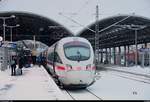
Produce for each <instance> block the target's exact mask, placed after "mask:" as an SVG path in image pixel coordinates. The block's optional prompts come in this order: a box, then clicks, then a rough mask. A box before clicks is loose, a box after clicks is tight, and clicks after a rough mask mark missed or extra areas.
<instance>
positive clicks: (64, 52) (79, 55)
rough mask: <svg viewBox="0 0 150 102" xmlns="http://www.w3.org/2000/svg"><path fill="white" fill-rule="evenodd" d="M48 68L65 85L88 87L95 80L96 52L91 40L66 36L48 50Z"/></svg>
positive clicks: (58, 81)
mask: <svg viewBox="0 0 150 102" xmlns="http://www.w3.org/2000/svg"><path fill="white" fill-rule="evenodd" d="M47 69H48V70H49V72H50V73H51V74H52V76H53V77H54V78H55V79H57V83H58V84H59V85H60V84H61V85H63V87H67V88H68V87H69V88H70V87H73V88H86V87H88V86H90V85H92V84H93V83H94V82H95V80H94V76H95V70H96V67H95V64H94V53H93V48H92V46H91V44H90V42H89V41H88V40H86V39H84V38H81V37H66V38H63V39H61V40H60V41H58V42H56V43H55V44H53V45H52V46H51V47H50V48H49V49H48V51H47Z"/></svg>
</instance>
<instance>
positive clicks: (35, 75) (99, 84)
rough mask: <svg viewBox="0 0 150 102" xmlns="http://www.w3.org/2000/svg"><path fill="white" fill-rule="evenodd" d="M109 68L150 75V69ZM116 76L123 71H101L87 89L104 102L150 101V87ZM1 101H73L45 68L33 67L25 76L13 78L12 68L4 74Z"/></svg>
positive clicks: (0, 73) (0, 83)
mask: <svg viewBox="0 0 150 102" xmlns="http://www.w3.org/2000/svg"><path fill="white" fill-rule="evenodd" d="M109 68H111V69H112V68H114V69H117V70H124V71H130V72H134V73H142V74H146V75H150V68H149V67H147V68H141V67H139V66H138V67H119V66H115V67H109ZM116 73H119V72H115V71H111V70H110V71H109V70H107V71H105V70H102V71H101V70H99V71H98V73H97V78H96V82H95V83H94V84H93V85H91V86H90V87H88V88H87V89H88V90H90V91H91V92H93V93H94V94H96V95H97V96H98V97H100V98H101V99H102V100H150V84H148V83H143V82H139V81H134V80H130V79H126V78H122V77H118V76H115V75H114V74H116ZM149 80H150V79H149ZM78 92H79V93H80V91H78ZM81 92H82V91H81ZM84 94H86V93H84ZM84 96H85V95H84ZM80 97H81V98H82V97H83V96H82V95H80ZM79 99H80V98H79ZM87 99H90V97H88V98H86V97H85V100H87ZM0 100H70V98H68V97H67V95H66V94H64V92H62V90H61V89H60V88H59V87H58V86H57V85H56V84H55V82H54V81H53V79H52V78H51V77H50V76H49V74H48V73H47V72H46V70H45V69H44V68H43V67H38V66H32V67H31V68H23V75H17V76H11V73H10V69H9V68H8V69H7V70H5V71H0Z"/></svg>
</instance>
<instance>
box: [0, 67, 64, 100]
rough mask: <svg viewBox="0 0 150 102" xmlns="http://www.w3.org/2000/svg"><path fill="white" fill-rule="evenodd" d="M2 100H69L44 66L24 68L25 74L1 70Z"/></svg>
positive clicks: (0, 93)
mask: <svg viewBox="0 0 150 102" xmlns="http://www.w3.org/2000/svg"><path fill="white" fill-rule="evenodd" d="M0 100H67V98H66V96H65V95H64V94H63V93H62V92H61V90H60V89H59V88H58V86H57V85H56V84H55V82H54V81H53V79H52V78H51V77H50V76H49V75H48V73H47V72H46V70H45V69H44V68H43V67H40V68H39V67H37V66H34V67H31V68H23V75H18V76H11V75H10V69H8V70H6V71H4V72H1V71H0Z"/></svg>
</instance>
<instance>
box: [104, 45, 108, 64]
mask: <svg viewBox="0 0 150 102" xmlns="http://www.w3.org/2000/svg"><path fill="white" fill-rule="evenodd" d="M105 51H106V59H105V64H108V52H107V48H106V50H105Z"/></svg>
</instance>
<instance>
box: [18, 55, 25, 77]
mask: <svg viewBox="0 0 150 102" xmlns="http://www.w3.org/2000/svg"><path fill="white" fill-rule="evenodd" d="M23 66H24V57H23V56H21V57H20V58H19V69H20V71H21V75H22V68H23Z"/></svg>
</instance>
